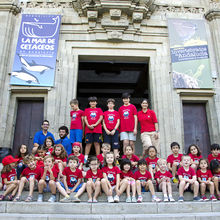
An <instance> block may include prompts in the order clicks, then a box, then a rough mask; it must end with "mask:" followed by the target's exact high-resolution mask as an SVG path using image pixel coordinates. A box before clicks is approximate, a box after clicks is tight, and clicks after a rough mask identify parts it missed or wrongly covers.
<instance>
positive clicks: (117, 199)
mask: <svg viewBox="0 0 220 220" xmlns="http://www.w3.org/2000/svg"><path fill="white" fill-rule="evenodd" d="M114 202H116V203H118V202H119V196H118V195H116V196H115V197H114Z"/></svg>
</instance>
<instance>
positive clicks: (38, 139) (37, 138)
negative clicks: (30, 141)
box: [32, 120, 55, 154]
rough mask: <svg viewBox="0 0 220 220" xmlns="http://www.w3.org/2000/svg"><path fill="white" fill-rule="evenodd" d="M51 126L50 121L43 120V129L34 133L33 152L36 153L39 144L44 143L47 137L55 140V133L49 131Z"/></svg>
mask: <svg viewBox="0 0 220 220" xmlns="http://www.w3.org/2000/svg"><path fill="white" fill-rule="evenodd" d="M49 126H50V123H49V121H48V120H43V122H42V125H41V128H42V130H40V131H38V132H36V134H35V135H34V147H33V149H32V153H33V154H35V153H36V151H37V148H38V146H40V145H42V144H43V143H44V140H45V139H46V138H47V137H52V138H53V140H54V141H55V139H54V136H53V134H52V133H50V132H49V131H48V129H49Z"/></svg>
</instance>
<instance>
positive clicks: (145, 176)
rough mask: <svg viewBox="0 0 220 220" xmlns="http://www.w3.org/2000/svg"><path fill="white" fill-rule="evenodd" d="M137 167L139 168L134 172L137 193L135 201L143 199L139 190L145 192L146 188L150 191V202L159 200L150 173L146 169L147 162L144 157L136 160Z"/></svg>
mask: <svg viewBox="0 0 220 220" xmlns="http://www.w3.org/2000/svg"><path fill="white" fill-rule="evenodd" d="M138 169H139V170H138V171H136V172H135V174H134V179H135V180H136V187H137V194H138V199H137V202H142V201H143V197H142V195H141V191H145V192H147V191H148V190H150V192H151V195H152V202H160V201H161V200H160V199H159V198H158V197H157V196H156V195H155V190H154V185H153V183H152V180H151V174H150V172H149V171H147V162H146V160H145V159H141V160H139V161H138Z"/></svg>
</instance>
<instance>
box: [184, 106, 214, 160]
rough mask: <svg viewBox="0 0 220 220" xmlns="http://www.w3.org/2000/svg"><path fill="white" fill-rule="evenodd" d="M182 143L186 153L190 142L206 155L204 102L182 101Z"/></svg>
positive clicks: (207, 134) (206, 132)
mask: <svg viewBox="0 0 220 220" xmlns="http://www.w3.org/2000/svg"><path fill="white" fill-rule="evenodd" d="M183 122H184V143H185V152H186V153H187V151H188V147H189V145H190V144H196V145H198V146H199V148H200V149H201V151H202V155H203V157H207V155H208V153H209V148H210V137H209V129H208V123H207V117H206V109H205V104H192V103H183Z"/></svg>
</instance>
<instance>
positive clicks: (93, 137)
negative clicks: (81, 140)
mask: <svg viewBox="0 0 220 220" xmlns="http://www.w3.org/2000/svg"><path fill="white" fill-rule="evenodd" d="M94 142H97V143H101V142H102V134H99V133H87V134H86V144H90V143H94Z"/></svg>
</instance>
